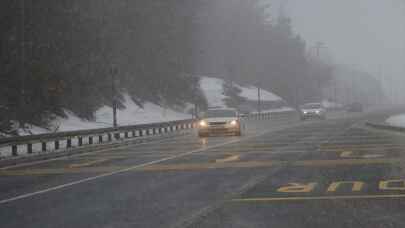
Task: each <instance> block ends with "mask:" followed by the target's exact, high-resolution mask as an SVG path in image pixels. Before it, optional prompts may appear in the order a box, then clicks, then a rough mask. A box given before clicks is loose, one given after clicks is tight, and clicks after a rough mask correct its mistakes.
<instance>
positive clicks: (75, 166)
mask: <svg viewBox="0 0 405 228" xmlns="http://www.w3.org/2000/svg"><path fill="white" fill-rule="evenodd" d="M108 160H110V159H108V158H101V159H97V160H93V161H90V162H86V163H79V164H71V165H69V168H72V169H74V168H82V167H87V166H92V165H95V164H99V163H103V162H106V161H108Z"/></svg>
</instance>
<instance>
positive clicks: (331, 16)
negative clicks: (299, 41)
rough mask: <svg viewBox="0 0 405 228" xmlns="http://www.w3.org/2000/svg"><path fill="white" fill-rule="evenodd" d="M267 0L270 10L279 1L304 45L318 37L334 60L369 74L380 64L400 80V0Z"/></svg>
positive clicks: (404, 51)
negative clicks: (271, 5) (269, 2)
mask: <svg viewBox="0 0 405 228" xmlns="http://www.w3.org/2000/svg"><path fill="white" fill-rule="evenodd" d="M270 1H271V2H273V3H274V4H273V9H276V11H278V9H279V8H280V7H279V6H280V3H281V2H283V3H284V5H285V7H284V8H285V11H286V13H287V14H288V15H289V16H291V17H292V19H293V26H294V30H295V31H296V32H297V33H299V34H300V35H301V36H302V37H303V39H304V40H306V41H307V44H308V46H312V45H314V44H315V43H316V42H317V41H322V42H324V43H325V45H326V46H327V47H328V52H329V54H330V55H331V56H333V59H334V61H335V62H336V63H339V64H348V65H354V66H356V67H357V68H360V69H363V70H366V71H368V72H370V73H372V74H378V72H379V69H380V68H381V69H382V72H383V75H385V76H387V77H395V78H396V79H397V80H396V81H397V82H394V84H398V82H399V81H401V82H402V83H401V84H405V0H270ZM326 54H327V53H324V55H326ZM403 88H405V85H404V87H403Z"/></svg>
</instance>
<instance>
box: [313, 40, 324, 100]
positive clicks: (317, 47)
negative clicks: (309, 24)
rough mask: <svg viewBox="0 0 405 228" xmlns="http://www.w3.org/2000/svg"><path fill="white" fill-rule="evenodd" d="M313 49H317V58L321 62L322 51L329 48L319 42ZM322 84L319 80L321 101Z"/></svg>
mask: <svg viewBox="0 0 405 228" xmlns="http://www.w3.org/2000/svg"><path fill="white" fill-rule="evenodd" d="M313 48H315V53H316V58H317V59H318V60H320V54H321V49H323V48H327V47H326V46H325V44H324V43H323V42H320V41H318V42H316V44H315V46H314V47H313ZM321 84H322V83H321V79H320V78H318V90H319V96H320V100H321V99H322V85H321Z"/></svg>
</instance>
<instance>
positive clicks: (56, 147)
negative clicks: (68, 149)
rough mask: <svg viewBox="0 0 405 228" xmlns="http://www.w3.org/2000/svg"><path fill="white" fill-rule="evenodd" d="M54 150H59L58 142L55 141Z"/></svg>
mask: <svg viewBox="0 0 405 228" xmlns="http://www.w3.org/2000/svg"><path fill="white" fill-rule="evenodd" d="M55 150H59V140H55Z"/></svg>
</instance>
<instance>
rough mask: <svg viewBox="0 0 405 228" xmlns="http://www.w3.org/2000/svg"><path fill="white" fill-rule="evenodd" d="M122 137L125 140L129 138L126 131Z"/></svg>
mask: <svg viewBox="0 0 405 228" xmlns="http://www.w3.org/2000/svg"><path fill="white" fill-rule="evenodd" d="M124 136H125V138H126V139H127V138H129V136H128V131H126V132H125V133H124Z"/></svg>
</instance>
